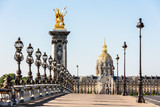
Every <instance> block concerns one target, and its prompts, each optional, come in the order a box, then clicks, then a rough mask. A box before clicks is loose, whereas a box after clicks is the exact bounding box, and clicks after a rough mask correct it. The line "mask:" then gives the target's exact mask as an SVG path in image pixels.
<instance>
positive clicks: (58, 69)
mask: <svg viewBox="0 0 160 107" xmlns="http://www.w3.org/2000/svg"><path fill="white" fill-rule="evenodd" d="M60 66H61V65H60V63H57V78H56V79H57V80H56V81H57V83H58V84H60Z"/></svg>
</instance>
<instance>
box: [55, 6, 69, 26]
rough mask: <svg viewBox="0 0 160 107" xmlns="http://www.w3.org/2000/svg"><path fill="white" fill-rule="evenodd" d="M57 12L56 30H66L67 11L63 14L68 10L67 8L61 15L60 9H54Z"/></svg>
mask: <svg viewBox="0 0 160 107" xmlns="http://www.w3.org/2000/svg"><path fill="white" fill-rule="evenodd" d="M53 10H54V12H55V25H54V29H65V28H64V26H65V24H64V16H65V15H66V13H67V11H66V12H65V13H64V14H63V11H64V10H66V7H65V8H64V9H63V10H62V11H61V13H59V9H57V8H56V9H53Z"/></svg>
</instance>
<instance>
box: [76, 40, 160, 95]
mask: <svg viewBox="0 0 160 107" xmlns="http://www.w3.org/2000/svg"><path fill="white" fill-rule="evenodd" d="M138 78H139V77H138V76H126V90H127V94H133V95H134V94H138V88H139V86H138ZM142 78H143V93H144V94H159V93H160V77H159V76H144V77H142ZM73 79H74V81H73V83H74V92H75V93H96V94H115V93H116V92H117V76H114V65H113V60H112V57H111V56H110V55H109V54H108V52H107V45H106V43H105V42H104V45H103V49H102V53H101V54H100V55H99V56H98V59H97V64H96V76H93V75H91V76H78V77H77V76H73ZM118 85H119V94H121V93H122V92H123V76H120V77H119V84H118Z"/></svg>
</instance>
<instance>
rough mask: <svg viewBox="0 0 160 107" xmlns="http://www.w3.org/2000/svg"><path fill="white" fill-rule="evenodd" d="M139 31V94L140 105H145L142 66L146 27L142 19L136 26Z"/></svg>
mask: <svg viewBox="0 0 160 107" xmlns="http://www.w3.org/2000/svg"><path fill="white" fill-rule="evenodd" d="M136 27H137V28H138V29H139V79H138V82H139V93H138V103H145V100H144V98H143V89H142V88H143V87H142V86H143V84H142V66H141V30H142V28H143V27H144V25H143V23H142V19H141V18H140V19H139V22H138V23H137V26H136Z"/></svg>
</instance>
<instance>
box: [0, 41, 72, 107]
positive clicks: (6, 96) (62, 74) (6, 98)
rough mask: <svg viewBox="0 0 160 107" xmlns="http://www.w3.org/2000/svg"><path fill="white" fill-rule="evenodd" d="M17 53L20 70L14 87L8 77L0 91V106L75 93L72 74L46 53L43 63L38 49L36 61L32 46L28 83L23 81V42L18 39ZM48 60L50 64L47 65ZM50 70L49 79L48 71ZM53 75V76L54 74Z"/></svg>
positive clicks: (27, 59)
mask: <svg viewBox="0 0 160 107" xmlns="http://www.w3.org/2000/svg"><path fill="white" fill-rule="evenodd" d="M14 46H15V48H16V52H15V55H14V59H15V60H16V61H17V64H18V70H17V72H16V78H15V80H14V83H13V84H14V85H13V84H12V82H11V81H12V80H11V77H10V76H9V75H7V76H6V78H5V81H4V83H3V88H1V89H0V105H15V104H18V103H21V102H27V101H29V100H32V99H36V98H39V97H43V96H46V95H52V94H55V93H72V92H73V77H72V75H71V74H70V72H69V71H68V70H67V69H66V68H65V67H64V66H63V65H62V64H61V63H60V61H56V60H55V59H54V60H53V59H52V57H51V56H50V57H49V58H48V56H47V54H46V53H45V52H44V54H43V56H42V59H43V63H42V62H41V55H42V54H41V52H40V50H39V49H38V50H37V51H36V52H35V56H36V60H35V61H34V59H33V57H32V53H33V51H34V49H33V47H32V46H31V44H29V46H28V47H27V53H28V55H27V58H26V62H27V64H28V65H29V71H28V76H27V81H26V83H25V82H24V81H23V79H22V75H21V73H22V71H21V69H20V63H21V61H22V60H23V59H24V56H23V54H22V52H21V51H22V49H23V42H22V41H21V40H20V38H18V40H17V41H16V42H15V45H14ZM47 60H48V63H47ZM33 63H35V65H36V66H37V75H36V78H35V80H33V76H32V70H31V65H32V64H33ZM40 66H42V67H43V69H44V74H43V75H40ZM47 68H48V70H49V76H48V77H47V74H46V71H47ZM52 73H53V74H52Z"/></svg>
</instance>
